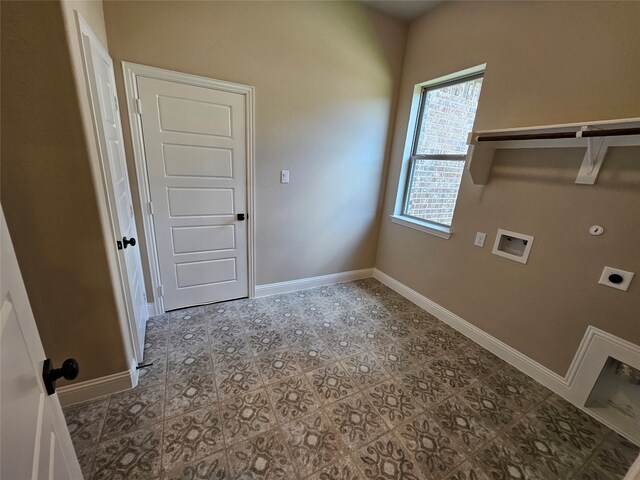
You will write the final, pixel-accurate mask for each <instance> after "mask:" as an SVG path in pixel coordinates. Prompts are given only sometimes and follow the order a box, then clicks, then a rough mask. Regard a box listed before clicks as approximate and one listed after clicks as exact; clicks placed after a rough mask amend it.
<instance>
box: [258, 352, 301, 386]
mask: <svg viewBox="0 0 640 480" xmlns="http://www.w3.org/2000/svg"><path fill="white" fill-rule="evenodd" d="M255 364H256V368H257V369H258V371H259V372H260V376H261V377H262V382H263V383H264V384H265V385H268V384H270V383H275V382H279V381H281V380H284V379H285V378H288V377H293V376H296V375H299V374H300V373H302V368H300V366H298V364H297V362H296V361H295V358H294V356H293V354H292V353H291V352H290V351H288V350H281V351H279V352H272V353H266V354H264V355H260V356H259V357H258V358H256V360H255Z"/></svg>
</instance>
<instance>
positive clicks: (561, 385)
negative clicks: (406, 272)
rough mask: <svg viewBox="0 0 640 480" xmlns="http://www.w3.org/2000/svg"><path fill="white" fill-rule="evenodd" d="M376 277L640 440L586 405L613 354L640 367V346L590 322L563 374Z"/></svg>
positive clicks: (406, 289)
mask: <svg viewBox="0 0 640 480" xmlns="http://www.w3.org/2000/svg"><path fill="white" fill-rule="evenodd" d="M373 277H374V278H375V279H376V280H379V281H380V282H382V283H384V284H385V285H386V286H388V287H389V288H391V289H392V290H395V291H396V292H397V293H399V294H400V295H402V296H403V297H405V298H406V299H407V300H410V301H411V302H413V303H415V304H416V305H417V306H419V307H420V308H422V309H423V310H426V311H427V312H429V313H430V314H432V315H433V316H435V317H437V318H438V319H439V320H441V321H443V322H444V323H446V324H447V325H449V326H450V327H452V328H454V329H456V330H457V331H459V332H460V333H462V334H463V335H465V336H466V337H468V338H469V339H471V340H473V341H474V342H475V343H477V344H479V345H481V346H482V347H484V348H486V349H487V350H489V351H490V352H491V353H493V354H494V355H496V356H498V357H500V358H501V359H502V360H504V361H505V362H507V363H509V364H510V365H512V366H514V367H515V368H517V369H518V370H520V371H521V372H523V373H525V374H527V375H528V376H530V377H531V378H533V379H534V380H536V381H537V382H539V383H541V384H542V385H544V386H545V387H547V388H548V389H549V390H551V391H552V392H554V393H556V394H558V395H560V396H561V397H562V398H564V399H566V400H567V401H569V402H571V403H572V404H574V405H575V406H577V407H579V408H580V409H582V410H583V411H585V412H586V413H588V414H589V415H591V416H593V417H595V418H596V419H597V420H599V421H601V422H602V423H604V424H605V425H607V426H608V427H610V428H611V429H613V430H615V431H616V432H618V433H619V434H621V435H623V436H625V437H627V438H629V439H630V440H631V441H634V442H636V443H637V442H639V441H640V440H639V439H638V438H634V437H631V436H630V433H629V432H628V431H625V430H622V429H621V428H620V427H619V425H613V424H611V423H609V422H608V421H607V419H606V418H603V417H601V416H600V415H598V414H596V413H594V412H593V411H591V410H589V409H588V408H585V406H584V405H585V403H586V401H587V398H588V397H589V394H590V392H591V389H592V388H593V385H594V383H595V382H596V380H597V379H598V376H599V375H600V372H601V371H602V367H603V366H604V364H605V362H606V361H607V359H608V358H609V356H612V357H614V358H616V359H618V360H620V361H622V362H624V363H626V364H628V365H631V366H633V367H634V368H638V369H640V346H638V345H635V344H633V343H631V342H628V341H626V340H623V339H621V338H618V337H616V336H615V335H611V334H610V333H608V332H605V331H604V330H600V329H598V328H596V327H593V326H591V325H590V326H589V327H587V330H586V332H585V334H584V337H583V339H582V342H581V343H580V346H579V347H578V350H577V351H576V353H575V355H574V357H573V361H572V362H571V365H570V367H569V370H568V371H567V374H566V375H565V376H564V377H563V376H561V375H558V374H557V373H556V372H554V371H552V370H550V369H549V368H547V367H545V366H544V365H541V364H540V363H538V362H536V361H535V360H533V359H532V358H530V357H528V356H526V355H524V354H523V353H521V352H519V351H518V350H516V349H515V348H513V347H511V346H509V345H507V344H506V343H504V342H502V341H501V340H498V339H497V338H495V337H493V336H491V335H489V334H488V333H486V332H485V331H483V330H481V329H480V328H478V327H476V326H475V325H473V324H471V323H469V322H468V321H466V320H464V319H463V318H461V317H459V316H458V315H456V314H455V313H453V312H451V311H449V310H447V309H446V308H444V307H442V306H441V305H438V304H437V303H436V302H434V301H433V300H430V299H428V298H427V297H425V296H424V295H421V294H420V293H418V292H416V291H415V290H413V289H411V288H409V287H407V286H406V285H404V284H403V283H401V282H399V281H398V280H396V279H395V278H393V277H391V276H389V275H387V274H386V273H384V272H382V271H380V270H378V269H374V271H373Z"/></svg>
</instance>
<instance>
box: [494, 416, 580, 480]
mask: <svg viewBox="0 0 640 480" xmlns="http://www.w3.org/2000/svg"><path fill="white" fill-rule="evenodd" d="M504 438H505V440H506V441H508V442H509V443H510V444H511V445H513V447H514V450H515V451H517V452H518V453H519V454H521V455H522V456H523V457H524V458H527V459H529V460H530V461H531V462H532V463H535V464H537V465H539V467H540V468H541V470H544V471H546V473H547V475H548V476H549V478H570V477H571V475H572V474H573V472H574V471H575V470H576V469H577V467H578V466H579V465H580V461H579V459H577V458H576V457H575V456H574V455H573V454H572V452H571V450H569V451H567V450H566V449H565V448H563V445H562V442H560V441H559V440H558V439H557V437H556V435H554V434H553V433H551V432H549V431H547V430H546V429H545V428H544V425H543V424H542V423H541V422H539V421H537V420H535V419H533V418H531V417H524V418H523V419H521V420H520V421H519V422H518V423H517V424H516V425H513V426H511V427H509V429H508V430H507V431H506V432H505V435H504Z"/></svg>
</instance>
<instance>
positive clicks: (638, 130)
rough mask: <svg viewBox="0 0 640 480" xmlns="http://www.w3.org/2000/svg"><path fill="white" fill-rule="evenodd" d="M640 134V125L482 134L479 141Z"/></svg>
mask: <svg viewBox="0 0 640 480" xmlns="http://www.w3.org/2000/svg"><path fill="white" fill-rule="evenodd" d="M622 135H640V127H631V128H611V129H609V130H578V131H577V132H553V133H521V134H514V135H481V136H479V137H478V138H477V141H478V142H504V141H511V140H554V139H559V138H581V137H582V138H588V137H619V136H622Z"/></svg>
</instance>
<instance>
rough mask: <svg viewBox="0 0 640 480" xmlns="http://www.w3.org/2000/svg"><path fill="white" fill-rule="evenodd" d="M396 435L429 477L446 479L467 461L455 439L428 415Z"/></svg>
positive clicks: (406, 425) (400, 428)
mask: <svg viewBox="0 0 640 480" xmlns="http://www.w3.org/2000/svg"><path fill="white" fill-rule="evenodd" d="M396 435H397V437H398V438H399V439H400V440H401V441H402V442H403V443H404V445H405V446H406V447H407V450H409V452H411V454H412V455H413V458H414V459H415V463H416V465H417V467H418V468H419V469H420V470H421V471H422V473H423V475H424V476H425V478H433V479H437V478H442V477H443V476H444V475H445V474H446V473H448V472H450V471H451V470H453V468H454V467H455V466H456V465H457V464H459V463H460V462H462V461H463V460H464V458H465V455H464V453H463V452H462V451H461V449H460V448H459V447H458V445H457V443H456V442H455V437H454V436H450V435H448V434H447V432H446V431H444V430H442V429H441V428H440V426H439V425H438V424H437V423H436V422H435V421H434V420H433V419H432V418H431V417H430V416H428V415H426V414H423V415H420V416H418V417H416V418H414V419H413V420H411V421H409V422H407V423H405V424H403V425H402V426H400V427H399V428H398V429H397V430H396Z"/></svg>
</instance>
